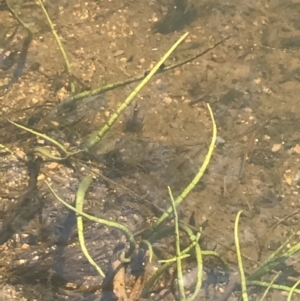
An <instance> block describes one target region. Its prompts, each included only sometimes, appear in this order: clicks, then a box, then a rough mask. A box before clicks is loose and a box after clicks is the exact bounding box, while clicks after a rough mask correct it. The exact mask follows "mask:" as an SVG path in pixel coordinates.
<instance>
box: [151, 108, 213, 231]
mask: <svg viewBox="0 0 300 301" xmlns="http://www.w3.org/2000/svg"><path fill="white" fill-rule="evenodd" d="M207 108H208V111H209V113H210V117H211V120H212V124H213V134H212V139H211V143H210V146H209V149H208V152H207V155H206V157H205V160H204V162H203V164H202V166H201V167H200V169H199V171H198V173H197V174H196V176H195V177H194V179H193V180H192V181H191V182H190V184H189V185H188V186H187V187H186V188H185V189H184V190H183V191H182V193H181V194H180V196H179V197H177V199H176V200H175V205H176V206H178V205H179V204H180V203H181V202H182V201H183V200H184V199H185V198H186V197H187V195H188V194H189V193H190V192H191V191H192V190H193V188H194V187H195V186H196V185H197V184H198V182H199V181H200V179H201V178H202V176H203V174H204V172H205V171H206V168H207V166H208V164H209V162H210V159H211V157H212V154H213V151H214V147H215V144H216V137H217V126H216V123H215V119H214V115H213V112H212V109H211V107H210V105H209V104H207ZM171 212H172V207H171V206H170V207H169V208H168V209H167V210H166V211H165V212H164V213H163V214H162V216H161V217H160V218H159V219H158V221H157V222H156V223H155V225H154V226H153V232H154V231H156V229H157V228H158V227H159V226H160V225H161V224H162V223H163V222H164V221H165V220H166V219H167V218H168V217H169V216H170V214H171Z"/></svg>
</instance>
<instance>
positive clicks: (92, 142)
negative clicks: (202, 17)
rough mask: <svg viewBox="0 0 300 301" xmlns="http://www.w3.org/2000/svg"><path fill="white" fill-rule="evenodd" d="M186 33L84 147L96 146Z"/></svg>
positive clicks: (185, 35)
mask: <svg viewBox="0 0 300 301" xmlns="http://www.w3.org/2000/svg"><path fill="white" fill-rule="evenodd" d="M187 35H188V33H185V34H184V35H183V36H182V37H181V38H180V39H179V40H178V41H177V42H176V43H175V44H174V45H173V46H172V47H171V48H170V50H169V51H168V52H167V53H166V54H165V55H164V56H163V58H162V59H161V60H160V61H159V62H158V63H157V64H156V65H155V67H154V68H153V69H152V70H151V71H150V73H149V74H148V75H147V76H146V77H145V78H144V80H143V81H142V82H141V83H140V84H139V85H138V86H137V87H136V88H135V89H134V90H133V91H132V92H131V94H130V95H129V96H128V97H127V98H126V100H125V101H124V102H123V103H122V104H121V106H120V107H119V108H118V109H117V110H116V112H115V113H114V114H113V115H112V116H111V118H110V119H109V120H108V122H107V123H106V124H105V125H104V126H103V127H102V129H101V130H100V131H99V132H98V134H97V135H96V136H95V137H94V136H93V137H90V138H89V140H88V142H87V145H86V147H87V148H91V147H93V146H94V145H95V144H97V143H98V142H99V141H100V140H101V139H102V137H103V136H104V135H105V133H106V132H107V131H108V130H109V129H110V127H111V126H112V125H113V124H114V123H115V121H116V120H117V119H118V117H119V116H120V114H121V113H122V112H123V111H124V109H125V108H126V107H127V106H128V105H129V104H130V102H131V101H132V100H133V99H134V97H135V96H136V95H137V94H138V93H139V92H140V91H141V89H142V88H143V87H144V86H145V85H146V84H147V83H148V82H149V80H150V79H151V78H152V76H153V75H154V74H155V73H156V72H157V71H158V69H159V68H160V66H161V65H162V64H163V63H164V62H165V61H166V59H167V58H168V57H169V56H170V55H171V53H172V52H173V51H174V50H175V49H176V48H177V47H178V45H179V44H180V43H181V42H182V41H183V40H184V39H185V38H186V37H187Z"/></svg>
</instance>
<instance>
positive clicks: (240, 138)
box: [0, 0, 300, 300]
mask: <svg viewBox="0 0 300 301" xmlns="http://www.w3.org/2000/svg"><path fill="white" fill-rule="evenodd" d="M2 2H3V1H2ZM2 2H0V28H4V29H5V32H6V31H7V33H6V39H1V41H0V42H1V43H0V47H1V49H0V86H6V85H10V84H11V83H12V82H11V80H12V78H14V74H16V72H17V73H18V75H20V77H18V80H17V82H15V83H13V85H12V86H11V87H9V89H8V90H4V89H2V92H1V93H2V94H1V96H0V101H1V107H2V111H1V113H0V114H1V115H0V116H1V127H0V143H3V144H5V145H7V146H10V147H11V148H13V149H17V150H18V153H21V155H22V154H24V152H27V151H28V150H29V149H30V148H32V147H33V146H37V145H39V146H43V145H45V144H46V145H49V144H48V143H47V142H45V141H41V140H42V139H35V138H34V137H33V136H32V135H30V134H24V132H22V131H21V130H20V129H17V128H15V127H13V126H12V125H11V124H9V123H8V122H7V121H6V118H7V117H8V118H11V119H13V120H15V121H19V122H21V123H23V124H27V125H30V126H32V127H34V128H36V129H37V130H39V131H42V132H46V133H47V134H48V135H49V136H51V137H53V138H55V139H59V140H60V141H64V143H65V144H66V145H67V146H68V147H70V148H71V149H77V148H78V147H79V148H80V147H81V146H83V145H84V142H85V141H86V139H87V136H88V134H89V133H91V132H93V131H95V130H97V129H99V128H100V127H101V126H102V125H103V124H104V123H105V122H106V121H107V120H108V118H109V117H110V116H111V115H112V114H113V112H114V111H115V110H116V108H117V107H118V106H119V105H120V104H121V103H122V101H124V99H125V98H126V96H128V95H129V94H130V92H131V91H132V90H133V89H134V88H135V87H136V85H137V83H132V84H130V85H126V86H123V87H120V88H118V89H113V90H111V91H109V92H106V93H104V94H101V95H99V96H93V97H87V98H85V99H83V100H80V101H78V102H77V104H76V106H74V107H72V108H70V109H69V111H67V112H65V113H64V115H62V116H61V115H59V114H58V111H57V108H58V104H60V103H61V102H62V101H63V100H64V99H66V98H67V97H68V96H69V95H70V85H69V84H68V76H67V73H66V71H65V66H64V61H63V58H62V56H61V53H60V51H59V49H58V47H57V45H56V43H55V40H54V38H53V36H52V34H51V32H50V30H49V27H48V25H47V21H46V19H45V17H44V15H43V13H42V11H41V9H40V7H39V6H38V5H37V4H35V3H33V2H31V1H29V2H28V3H24V4H23V6H21V7H20V12H19V16H20V18H21V19H22V20H24V21H25V22H28V23H29V24H30V28H31V29H32V31H33V33H34V39H33V41H32V42H31V44H30V47H29V49H28V54H27V57H26V64H25V65H24V67H23V66H22V62H23V61H22V56H21V54H22V43H24V39H26V32H25V31H24V30H22V28H21V27H20V26H19V28H18V30H17V31H15V30H16V27H17V26H18V23H17V22H16V21H15V20H14V19H13V18H12V17H11V15H10V14H9V12H8V11H7V10H6V9H5V7H4V6H3V5H2ZM48 2H49V1H48ZM48 2H47V3H46V5H47V6H46V7H47V10H48V12H49V15H50V17H51V18H52V20H53V22H54V23H55V24H56V29H57V31H58V33H59V35H60V37H61V39H62V42H63V45H64V48H65V50H66V52H67V55H68V57H69V60H70V62H71V66H72V70H73V73H74V76H75V77H76V80H74V82H75V84H76V87H77V92H79V91H82V90H85V89H88V88H96V87H100V86H103V85H106V84H108V83H114V82H118V81H123V80H125V79H128V78H131V77H136V76H139V75H143V74H144V73H145V72H146V71H148V70H149V68H151V67H153V65H154V64H155V62H157V61H158V60H159V59H160V58H161V57H162V55H163V54H164V53H165V52H166V51H167V50H168V49H169V48H170V47H171V45H172V44H173V43H175V41H176V40H177V39H178V38H179V37H180V36H181V35H182V34H183V33H185V32H186V31H188V32H189V36H188V37H187V39H186V40H185V42H184V43H182V44H181V45H180V46H179V47H178V49H177V50H176V51H175V52H174V54H172V56H171V58H170V59H169V60H168V61H167V62H166V63H165V65H166V66H170V65H172V64H175V63H177V62H180V61H182V60H185V59H188V58H190V57H193V56H196V55H197V54H199V53H201V52H202V51H204V50H205V49H207V48H208V47H211V46H212V45H214V44H215V43H217V42H218V41H220V40H222V39H223V38H225V37H230V38H229V40H227V41H225V42H224V43H222V44H221V45H219V46H218V47H216V48H215V49H213V50H211V51H210V52H208V53H207V54H205V55H203V56H201V57H199V58H197V59H195V60H192V61H191V62H190V63H188V64H185V65H183V66H181V67H180V68H175V69H173V70H171V71H168V72H162V73H160V74H158V75H156V76H155V77H154V78H153V79H152V81H151V82H150V83H149V84H148V85H147V86H146V87H145V88H144V89H143V90H142V92H141V93H140V94H139V95H138V96H137V97H136V98H135V100H134V103H133V104H131V105H130V107H129V108H127V109H126V110H125V113H124V114H123V115H122V116H121V117H120V119H119V120H118V121H117V123H116V124H115V125H113V127H112V128H111V130H110V133H109V135H108V136H107V137H106V138H105V139H106V140H104V142H102V145H99V146H98V147H97V148H95V149H94V150H93V154H92V155H93V159H94V162H96V163H95V164H96V165H93V166H91V165H87V166H81V167H82V169H79V170H75V171H73V170H72V169H71V168H69V167H68V166H64V165H61V164H57V165H51V164H50V163H51V162H46V163H44V164H42V166H41V175H40V178H39V180H38V188H39V193H38V197H39V198H40V199H41V200H43V202H45V205H43V206H42V209H41V213H40V217H37V216H35V217H32V218H30V220H29V221H28V220H26V218H25V222H24V220H21V222H18V221H15V222H14V224H15V225H17V226H16V228H17V231H15V232H16V233H17V234H15V235H17V236H18V235H19V236H18V240H17V241H18V243H17V244H12V245H11V244H9V247H7V248H8V249H7V250H9V251H7V253H6V256H7V258H9V260H11V261H12V262H15V263H16V264H13V263H12V264H11V266H10V265H7V264H3V265H4V266H5V267H6V268H8V267H10V268H11V269H12V270H13V271H14V272H13V274H17V279H20V278H21V280H11V279H10V277H8V278H9V280H8V283H9V284H12V285H13V286H14V287H15V289H16V290H17V291H18V290H19V291H20V294H21V296H23V297H26V298H28V299H31V298H36V299H37V300H42V299H43V300H48V299H49V300H52V299H51V298H56V300H57V299H59V300H60V299H61V300H64V299H69V300H77V299H76V298H77V297H78V298H80V299H82V300H85V298H87V300H89V298H90V299H91V300H96V299H97V298H100V297H101V293H100V292H99V284H100V282H101V280H102V279H101V277H99V276H98V275H97V273H96V272H95V271H94V269H93V268H92V267H91V266H90V265H89V264H88V263H87V262H86V261H85V260H84V259H83V255H82V253H81V250H80V247H79V245H78V241H77V236H76V227H75V223H74V220H72V218H71V217H70V212H68V210H66V209H65V208H64V207H63V205H61V204H59V203H58V202H57V201H56V200H55V199H54V198H53V197H52V196H51V194H50V193H49V191H48V190H47V187H46V186H45V184H43V180H44V179H48V180H49V179H51V181H52V183H53V186H54V187H55V189H57V190H58V192H59V194H60V195H61V196H62V197H63V198H65V199H66V200H67V201H68V202H73V201H74V195H75V193H76V190H77V187H78V183H79V182H80V179H81V178H82V176H83V174H85V173H89V172H90V173H93V175H94V177H95V181H94V183H93V185H92V188H91V192H90V193H89V195H88V197H87V200H86V202H87V204H86V208H85V210H87V211H88V212H90V213H94V214H96V215H97V216H101V217H103V218H110V219H112V220H117V221H119V222H122V223H124V224H125V225H127V226H128V228H129V229H130V230H131V231H133V232H135V231H137V230H140V229H141V228H143V227H145V226H147V225H149V223H150V221H151V220H152V218H153V217H154V216H156V217H158V216H159V212H160V210H163V209H165V208H166V207H168V206H169V204H170V201H169V196H168V191H167V186H168V185H170V186H171V188H172V190H173V192H174V194H175V195H176V196H177V195H178V194H179V193H180V191H181V190H182V189H183V188H184V187H185V186H186V185H187V184H188V183H189V182H190V181H191V179H192V178H193V176H194V175H195V174H196V173H197V171H198V169H199V167H200V166H201V164H202V162H203V161H204V158H205V155H206V152H207V148H208V145H209V143H210V139H211V121H210V118H209V114H208V111H207V107H206V105H205V103H206V102H207V103H209V104H210V105H211V107H212V109H213V112H214V115H215V118H216V124H217V126H218V137H219V138H218V141H219V142H220V143H218V145H217V147H216V148H215V152H214V155H213V158H212V161H211V163H210V165H209V168H208V171H207V172H206V173H205V175H204V177H203V178H202V180H201V183H199V184H198V185H197V186H196V187H195V189H194V190H193V192H192V193H191V194H189V196H188V198H187V199H186V200H185V201H184V203H183V204H182V206H180V208H179V213H180V217H181V219H182V220H183V221H185V222H188V220H189V219H190V217H191V216H193V217H194V220H195V226H197V227H198V226H199V225H201V224H202V223H203V222H207V225H206V228H205V231H204V234H205V237H204V238H203V241H202V243H203V246H205V247H206V248H208V249H212V248H215V249H216V251H218V252H220V253H221V254H223V255H224V257H225V258H226V259H227V260H228V261H229V262H230V263H231V264H232V267H233V268H235V264H236V255H235V254H234V252H232V251H231V250H232V249H234V238H233V225H234V219H235V216H236V214H237V212H238V211H239V210H241V209H243V210H244V213H245V216H244V217H243V218H242V220H241V222H240V228H241V229H240V236H241V244H242V248H243V250H242V251H243V254H244V255H245V256H246V257H247V258H248V259H247V260H246V259H245V268H246V270H247V272H249V273H250V272H251V271H252V269H253V265H255V264H256V262H261V261H263V259H265V258H267V256H268V255H269V254H270V252H271V250H272V249H274V246H278V245H280V244H281V243H283V242H284V241H285V239H286V237H287V236H288V235H289V234H290V233H291V231H292V230H296V231H297V224H298V220H299V213H298V210H299V187H300V184H299V168H300V161H299V156H300V154H299V153H300V147H299V145H300V134H299V115H300V109H299V106H298V102H299V101H298V93H297V92H298V89H299V66H300V62H299V47H300V45H299V41H300V32H299V28H300V26H299V20H298V19H299V18H298V15H299V10H300V4H299V3H298V2H297V1H288V0H287V1H276V0H274V1H272V0H271V1H263V2H257V1H247V3H245V2H241V1H231V2H230V4H229V3H224V2H223V1H219V0H214V1H193V0H189V1H188V0H187V1H183V2H178V1H170V0H160V1H152V2H147V3H144V2H143V3H138V2H136V1H118V2H107V1H81V0H76V1H75V0H73V1H68V2H66V1H58V2H55V3H50V2H49V3H48ZM19 4H20V3H18V1H12V3H10V5H11V7H13V8H18V5H19ZM0 36H1V32H0ZM10 36H11V37H12V38H11V39H9V37H10ZM15 53H17V55H15ZM8 59H11V61H8ZM20 60H21V62H20ZM8 63H9V64H8ZM20 66H21V67H22V68H21V69H22V70H21V69H18V68H19V67H20ZM135 109H137V111H138V114H139V119H138V121H137V123H138V126H136V127H135V126H133V127H132V120H133V118H134V117H133V116H135V115H134V114H135ZM130 122H131V127H128V124H130ZM128 128H131V130H129V131H128ZM126 129H127V130H126ZM16 138H17V139H16ZM50 149H51V150H53V148H50ZM1 158H3V162H2V163H1V171H0V172H1V178H2V184H3V185H2V188H1V191H0V192H1V195H0V198H1V202H2V203H3V204H1V207H2V208H3V211H4V212H6V210H7V207H8V205H9V203H10V202H11V200H16V199H17V198H18V196H20V194H21V192H22V191H24V190H25V189H26V185H27V184H26V183H27V169H26V166H25V164H23V163H20V162H18V160H17V159H16V158H15V156H13V155H8V154H5V156H3V157H1ZM26 206H27V205H24V208H25V209H24V210H25V211H26V210H28V208H30V206H29V207H26ZM22 208H23V207H22ZM22 214H23V213H22V211H21V213H20V215H17V216H19V217H20V216H21V218H23V219H24V216H23V215H22ZM3 215H4V216H5V214H3ZM68 216H69V219H68ZM73 218H74V217H73ZM280 221H282V222H280ZM64 235H65V236H64ZM120 239H121V234H120V233H119V232H118V231H114V230H113V231H110V230H109V229H107V228H105V227H103V226H99V225H95V224H92V223H89V222H88V223H87V229H86V240H87V244H88V246H89V247H90V249H91V250H92V253H93V256H94V257H95V258H96V259H97V260H99V262H100V263H101V265H103V266H106V265H107V264H108V262H109V259H110V256H111V254H112V250H113V249H114V247H115V245H116V244H117V241H119V240H120ZM62 241H63V242H62ZM212 241H213V242H212ZM33 242H34V243H33ZM59 242H60V244H59ZM170 243H171V242H170ZM24 244H26V246H27V245H28V246H29V247H28V250H27V249H26V250H27V251H24ZM22 246H23V249H22ZM160 247H161V248H162V249H163V248H164V247H166V246H163V244H162V246H160ZM33 250H35V252H37V253H36V254H37V255H36V257H37V262H39V260H40V263H41V262H43V263H45V264H44V265H43V264H42V263H41V266H42V268H41V271H40V270H39V271H36V272H35V274H34V275H35V276H34V277H35V281H33V282H32V283H31V282H30V285H29V284H28V283H27V282H26V279H25V281H24V279H23V278H26V277H25V276H18V273H19V274H20V275H22V273H23V271H22V272H21V271H19V268H20V267H18V264H17V262H18V260H21V259H23V258H27V257H30V256H31V255H30V254H32V253H33ZM45 252H49V254H50V255H49V257H48V259H47V260H48V261H47V260H45V259H43V261H42V259H41V258H43V256H42V254H44V253H45ZM9 254H11V255H10V256H11V257H10V256H9ZM14 254H16V255H14ZM295 257H296V259H295V261H297V258H298V257H297V255H296V256H295ZM253 262H254V263H253ZM26 267H27V268H28V267H31V268H30V269H29V270H30V271H33V270H34V267H35V265H32V261H31V260H29V261H28V263H27V266H26ZM293 267H294V269H295V270H296V275H298V274H297V272H298V267H297V265H294V266H293ZM49 270H51V271H52V270H53V271H54V276H53V279H54V280H53V281H52V282H51V283H52V284H51V285H52V287H51V286H50V287H49V283H48V282H47V279H48V278H49V277H50V276H49V275H50V274H49ZM295 277H296V276H295ZM12 278H13V279H14V277H12ZM39 278H40V279H39ZM50 278H51V277H50ZM37 282H40V283H41V284H39V285H37V284H36V283H37ZM24 283H25V284H24ZM68 283H71V284H72V285H74V286H76V288H80V287H82V286H83V285H85V284H86V285H89V286H90V287H92V289H90V291H89V290H87V292H86V293H85V294H83V293H82V292H76V289H75V292H71V290H70V289H68V287H67V284H68ZM24 287H27V288H28V287H30V289H28V292H27V291H26V292H22V289H24ZM45 287H47V290H48V292H49V294H48V295H47V296H48V299H47V298H46V297H45V296H43V293H42V291H43V289H44V288H45ZM58 288H59V289H58ZM40 291H41V292H40ZM62 291H63V293H62ZM79 291H80V289H79ZM32 293H33V296H34V297H32V295H30V294H32ZM35 293H36V295H35ZM68 295H70V296H69V297H67V296H68ZM41 296H42V297H41ZM202 297H203V298H204V296H202ZM202 297H201V298H200V299H199V300H202V299H203V298H202ZM206 297H207V298H208V300H214V298H215V296H214V295H211V294H210V295H209V296H206ZM270 297H271V298H273V299H274V300H281V299H280V298H283V299H282V300H285V298H284V297H283V296H281V295H278V294H276V293H273V295H272V294H270ZM45 298H46V299H45ZM273 299H271V300H273ZM229 300H235V297H234V295H232V296H231V299H229Z"/></svg>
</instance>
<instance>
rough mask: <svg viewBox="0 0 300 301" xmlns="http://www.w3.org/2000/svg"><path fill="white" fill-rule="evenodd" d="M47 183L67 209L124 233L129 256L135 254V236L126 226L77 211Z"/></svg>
mask: <svg viewBox="0 0 300 301" xmlns="http://www.w3.org/2000/svg"><path fill="white" fill-rule="evenodd" d="M45 183H46V184H47V186H48V187H49V189H50V190H51V192H52V194H53V195H54V196H55V198H56V199H57V200H58V201H60V202H61V203H62V204H64V205H65V206H66V207H67V208H69V209H70V210H72V211H74V212H76V213H77V214H79V215H82V216H83V217H85V218H87V219H89V220H91V221H93V222H96V223H98V224H102V225H105V226H108V227H112V228H116V229H118V230H120V231H122V232H123V233H124V234H125V235H126V237H127V239H128V240H129V243H130V248H129V250H128V256H129V257H130V256H131V255H132V254H133V252H134V250H135V246H136V242H135V239H134V236H133V234H132V233H131V231H130V230H129V229H128V228H127V227H125V226H124V225H122V224H119V223H117V222H113V221H108V220H105V219H102V218H99V217H95V216H92V215H89V214H87V213H85V212H83V211H79V210H77V209H76V208H74V207H73V206H71V205H70V204H68V203H67V202H66V201H64V200H63V199H61V198H60V197H59V195H58V194H57V193H56V192H55V191H54V189H53V188H52V187H51V185H50V184H49V183H48V182H47V181H45Z"/></svg>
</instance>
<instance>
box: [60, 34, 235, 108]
mask: <svg viewBox="0 0 300 301" xmlns="http://www.w3.org/2000/svg"><path fill="white" fill-rule="evenodd" d="M229 38H230V36H227V37H225V38H223V39H222V40H220V41H219V42H217V43H215V44H214V45H212V46H210V47H208V48H206V49H205V50H203V51H201V52H200V53H198V54H196V55H194V56H192V57H190V58H188V59H185V60H183V61H180V62H178V63H175V64H173V65H170V66H167V67H164V68H163V69H162V70H159V71H158V72H157V73H156V74H160V73H163V72H167V71H170V70H173V69H175V68H178V67H180V66H183V65H185V64H188V63H190V62H192V61H193V60H195V59H197V58H199V57H201V56H203V55H205V54H206V53H208V52H209V51H211V50H213V49H214V48H216V47H218V46H219V45H221V44H222V43H224V42H225V41H227V40H228V39H229ZM144 78H145V74H142V75H139V76H137V77H133V78H129V79H127V80H124V81H119V82H115V83H111V84H107V85H105V86H102V87H98V88H95V89H93V90H88V91H83V92H80V93H78V94H75V95H72V96H70V97H68V98H67V99H65V100H64V101H63V102H62V104H61V105H60V108H59V109H63V108H66V107H69V106H72V105H73V104H75V103H76V102H77V101H79V100H81V99H83V98H86V97H89V96H94V95H99V94H102V93H105V92H107V91H110V90H113V89H117V88H119V87H123V86H125V85H129V84H132V83H135V82H139V81H141V80H143V79H144Z"/></svg>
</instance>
